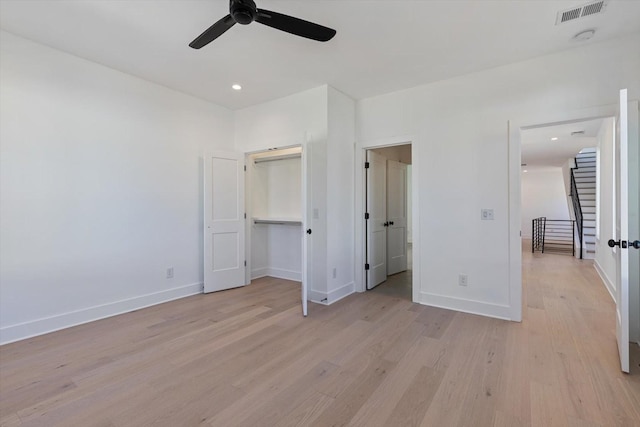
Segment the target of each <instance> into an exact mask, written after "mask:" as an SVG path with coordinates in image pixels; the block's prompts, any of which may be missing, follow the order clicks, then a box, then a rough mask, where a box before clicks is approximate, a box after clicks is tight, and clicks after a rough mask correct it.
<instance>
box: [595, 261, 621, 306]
mask: <svg viewBox="0 0 640 427" xmlns="http://www.w3.org/2000/svg"><path fill="white" fill-rule="evenodd" d="M593 267H594V268H595V269H596V271H597V272H598V276H600V279H601V280H602V283H603V284H604V287H605V288H607V291H609V295H611V299H612V300H613V303H614V304H615V303H616V297H615V295H616V287H615V285H614V284H613V281H611V279H610V278H609V276H607V273H605V271H604V269H603V268H602V267H601V266H600V263H598V260H594V261H593Z"/></svg>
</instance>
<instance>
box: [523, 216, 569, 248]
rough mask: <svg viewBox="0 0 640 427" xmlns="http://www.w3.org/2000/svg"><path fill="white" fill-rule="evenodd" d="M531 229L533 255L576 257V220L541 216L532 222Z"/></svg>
mask: <svg viewBox="0 0 640 427" xmlns="http://www.w3.org/2000/svg"><path fill="white" fill-rule="evenodd" d="M531 228H532V233H531V237H532V238H531V252H532V253H535V252H536V251H538V252H542V253H545V252H552V253H558V254H559V253H562V254H568V253H570V254H571V255H572V256H575V255H576V235H575V233H576V227H575V220H572V219H548V218H547V217H544V216H541V217H539V218H534V219H533V220H531Z"/></svg>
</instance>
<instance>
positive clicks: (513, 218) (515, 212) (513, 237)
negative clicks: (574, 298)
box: [507, 92, 618, 322]
mask: <svg viewBox="0 0 640 427" xmlns="http://www.w3.org/2000/svg"><path fill="white" fill-rule="evenodd" d="M616 93H617V92H616ZM617 107H618V105H617V104H608V105H604V106H598V107H589V108H581V109H574V110H567V111H562V112H556V113H550V114H544V115H539V116H530V117H522V118H513V119H510V120H508V121H507V135H508V137H507V156H508V159H509V161H508V164H509V167H508V172H507V173H508V183H509V184H508V193H509V198H508V199H509V200H508V203H509V212H508V221H509V242H508V243H509V248H508V253H509V305H510V317H511V320H513V321H516V322H521V321H522V303H523V300H522V236H521V227H522V219H521V212H522V201H521V185H522V182H521V175H520V170H521V158H522V131H524V130H527V129H533V128H537V127H544V126H552V125H560V124H565V123H571V122H576V121H583V120H589V119H598V118H606V117H612V116H616V114H617Z"/></svg>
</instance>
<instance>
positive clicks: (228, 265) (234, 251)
mask: <svg viewBox="0 0 640 427" xmlns="http://www.w3.org/2000/svg"><path fill="white" fill-rule="evenodd" d="M243 159H244V156H243V155H242V154H237V153H227V152H216V153H211V154H208V155H207V156H206V157H205V162H204V223H205V224H204V226H205V228H204V292H215V291H221V290H224V289H230V288H236V287H238V286H243V285H244V284H245V283H244V282H245V280H244V269H245V266H244V262H245V258H244V244H245V240H244V232H245V228H244V160H243Z"/></svg>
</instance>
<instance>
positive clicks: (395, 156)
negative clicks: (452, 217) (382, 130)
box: [364, 144, 413, 300]
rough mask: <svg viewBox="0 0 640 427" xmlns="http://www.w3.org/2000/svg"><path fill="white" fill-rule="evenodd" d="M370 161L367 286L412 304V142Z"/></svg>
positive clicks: (373, 154)
mask: <svg viewBox="0 0 640 427" xmlns="http://www.w3.org/2000/svg"><path fill="white" fill-rule="evenodd" d="M365 157H366V162H365V216H364V218H365V224H364V225H365V232H364V238H365V245H364V246H365V288H366V290H375V291H376V292H380V293H384V294H387V295H393V296H397V297H401V298H404V299H407V300H412V299H413V286H412V254H413V251H412V240H413V239H412V230H413V226H412V225H413V224H412V223H413V221H412V197H411V193H412V185H411V178H412V166H411V164H412V150H411V144H401V145H395V146H389V147H381V148H372V149H369V150H367V151H366V154H365Z"/></svg>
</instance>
